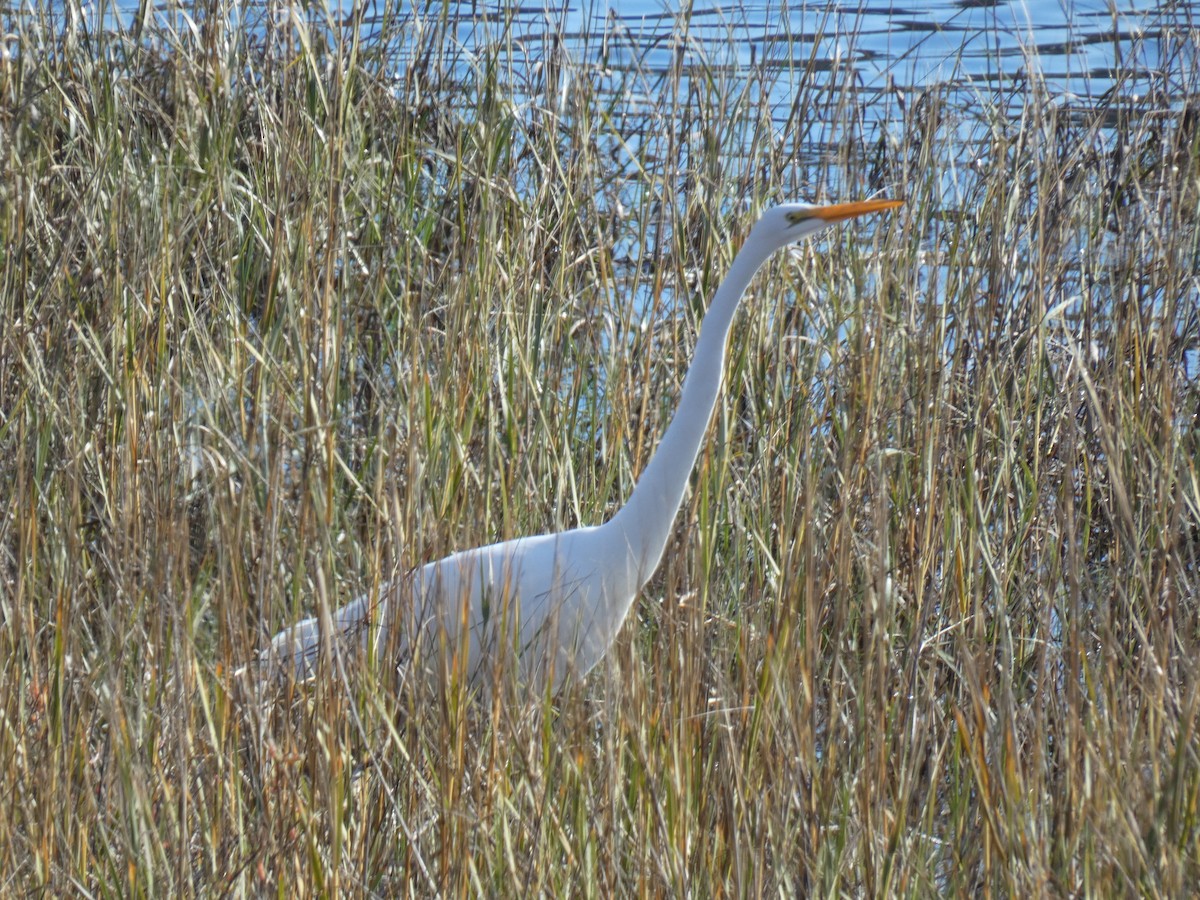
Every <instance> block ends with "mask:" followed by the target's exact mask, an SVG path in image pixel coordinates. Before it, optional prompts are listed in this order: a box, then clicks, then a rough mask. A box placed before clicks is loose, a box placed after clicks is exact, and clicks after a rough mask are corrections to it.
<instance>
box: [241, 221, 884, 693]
mask: <svg viewBox="0 0 1200 900" xmlns="http://www.w3.org/2000/svg"><path fill="white" fill-rule="evenodd" d="M901 203H902V201H900V200H865V201H860V202H857V203H842V204H837V205H833V206H812V205H809V204H806V203H788V204H783V205H781V206H776V207H774V208H772V209H770V210H768V211H767V212H766V213H765V214H764V215H763V216H762V218H760V219H759V220H758V222H757V223H756V224H755V225H754V227H753V228H752V229H751V231H750V235H749V237H747V238H746V242H745V243H744V244H743V245H742V248H741V250H739V251H738V253H737V256H736V257H735V258H734V260H733V264H732V265H731V266H730V269H729V274H728V275H727V276H726V278H725V281H724V282H723V283H722V284H721V286H720V288H718V289H717V293H716V295H715V296H714V297H713V299H712V303H711V305H710V307H709V310H708V314H707V316H706V317H705V319H704V326H703V328H702V329H701V331H700V336H699V338H698V339H697V342H696V352H695V356H694V358H693V360H692V365H691V368H690V369H689V370H688V373H687V377H686V378H685V379H684V383H683V393H682V394H681V396H680V398H679V408H678V409H677V410H676V412H675V416H674V418H673V419H672V420H671V424H670V426H669V427H668V428H667V431H666V433H665V434H664V435H663V437H662V440H661V441H660V442H659V445H658V449H657V450H656V451H655V453H654V456H653V457H652V458H651V460H650V462H649V464H648V465H647V466H646V468H645V470H644V471H643V472H642V475H641V478H639V479H638V481H637V484H636V486H635V487H634V489H633V492H632V493H631V494H630V495H629V499H628V500H627V501H626V503H625V505H624V506H623V507H622V508H621V509H620V510H619V511H618V512H617V513H616V515H614V516H613V517H612V518H611V519H609V520H608V521H607V522H605V523H604V524H603V525H599V526H594V527H583V528H575V529H572V530H570V531H564V532H562V533H560V534H542V535H538V536H536V537H524V538H517V539H515V540H510V541H504V542H502V543H498V544H491V545H490V546H487V547H479V548H476V549H474V550H465V551H462V552H460V553H455V554H453V555H452V556H447V557H446V558H445V559H441V560H438V561H437V562H432V563H429V564H428V565H426V566H423V567H422V568H420V569H417V570H416V571H415V572H413V573H412V574H411V575H410V576H407V577H404V578H400V579H397V580H396V581H393V582H392V583H391V584H389V585H387V586H386V587H385V588H384V589H383V590H382V591H381V592H380V595H379V596H378V597H374V596H372V595H366V596H363V597H360V598H359V599H357V600H355V601H353V602H351V603H348V604H347V605H345V606H343V607H342V608H341V609H339V610H337V611H336V612H334V613H333V614H332V615H331V616H329V618H328V619H327V620H326V622H325V624H324V626H322V624H321V621H320V619H321V617H320V616H317V617H314V618H311V619H306V620H304V621H303V622H300V623H298V624H296V625H294V626H292V627H290V628H286V629H284V630H283V631H281V632H280V633H279V634H277V635H276V636H275V638H274V639H273V640H272V641H271V646H270V647H269V648H268V649H267V650H266V651H265V654H266V655H268V656H269V658H270V659H272V660H275V661H276V662H282V663H283V665H284V666H285V667H286V666H287V665H288V663H289V660H290V664H291V667H292V671H293V673H294V675H295V677H297V678H301V679H302V678H307V677H309V676H311V675H312V674H313V673H314V672H315V669H316V663H317V660H318V658H319V655H320V653H319V648H320V646H321V643H322V640H323V637H322V636H323V635H325V636H327V637H328V639H329V641H330V648H331V649H332V650H333V651H334V652H343V651H344V650H348V649H351V648H355V647H357V649H358V650H359V651H366V650H368V648H371V647H372V646H374V649H375V652H376V657H377V659H389V658H390V659H394V660H395V661H396V663H397V664H400V665H407V666H414V665H415V666H417V667H419V668H420V669H422V670H423V674H424V675H425V676H427V677H429V676H432V677H436V676H437V675H438V674H439V673H444V672H449V671H451V668H450V667H451V666H453V667H455V668H454V669H453V670H454V671H456V672H457V673H459V674H460V675H461V676H465V677H466V678H467V679H469V680H470V682H472V683H475V684H478V683H480V682H484V681H487V680H488V679H489V678H490V677H491V675H492V674H493V673H494V672H495V671H497V668H498V667H499V666H500V665H502V661H503V660H504V659H505V658H508V659H515V661H516V663H517V674H518V678H519V679H520V682H521V683H522V684H524V685H526V686H528V687H530V688H534V689H539V690H544V689H545V688H546V687H547V686H548V687H549V689H550V691H551V692H552V693H553V692H556V691H557V690H558V688H559V687H560V686H561V684H562V682H563V680H564V679H566V678H567V677H568V676H574V677H582V676H584V675H586V674H587V673H588V672H589V671H590V670H591V669H592V667H593V666H595V665H596V663H598V662H599V661H600V659H601V658H602V657H603V656H604V654H605V652H606V651H607V650H608V648H609V645H610V644H611V643H612V641H613V638H614V637H615V636H616V634H617V631H618V630H619V629H620V627H621V623H622V622H624V621H625V617H626V615H627V614H628V613H629V607H630V606H631V605H632V604H633V599H634V597H636V596H637V593H638V591H639V590H641V588H642V586H643V585H645V583H646V582H647V580H649V578H650V576H651V575H652V574H653V573H654V570H655V569H656V568H657V567H658V563H659V560H660V559H661V557H662V554H663V548H664V547H665V546H666V543H667V537H668V536H669V534H670V530H671V524H672V522H673V521H674V519H675V515H676V513H677V512H678V511H679V506H680V504H681V502H682V501H683V494H684V490H685V488H686V487H687V483H688V478H689V477H690V475H691V471H692V467H693V465H694V464H695V462H696V456H697V454H698V453H699V451H700V445H701V442H702V441H703V440H704V434H705V432H706V431H707V430H708V423H709V420H710V419H711V417H712V412H713V408H714V407H715V406H716V402H717V394H718V391H719V390H720V387H721V378H722V372H723V369H724V358H725V345H726V342H727V340H728V338H729V330H730V325H731V324H732V322H733V316H734V313H735V312H736V311H737V308H738V304H739V303H740V302H741V299H742V294H743V293H744V292H745V290H746V287H747V286H748V285H749V284H750V279H751V278H752V277H753V276H754V273H755V272H757V271H758V269H759V267H761V266H762V265H763V263H765V262H766V261H767V259H768V258H769V257H770V256H771V255H772V254H773V253H775V251H776V250H779V249H781V248H783V247H785V246H787V245H788V244H791V243H793V242H794V241H797V240H799V239H801V238H803V237H806V236H808V235H811V234H815V233H816V232H818V231H820V230H821V229H823V228H826V227H828V226H830V225H833V224H834V223H837V222H842V221H844V220H846V219H851V218H854V217H855V216H861V215H864V214H866V213H872V212H877V211H880V210H886V209H893V208H895V207H897V206H900V205H901ZM372 637H374V644H373V645H372ZM410 674H412V673H411V672H410Z"/></svg>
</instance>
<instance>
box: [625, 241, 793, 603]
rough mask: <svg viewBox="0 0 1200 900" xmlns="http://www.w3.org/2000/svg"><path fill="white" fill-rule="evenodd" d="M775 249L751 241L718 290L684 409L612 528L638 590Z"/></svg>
mask: <svg viewBox="0 0 1200 900" xmlns="http://www.w3.org/2000/svg"><path fill="white" fill-rule="evenodd" d="M773 249H774V248H770V247H767V248H764V247H762V246H759V245H758V244H757V243H756V242H754V241H752V240H747V242H746V244H744V245H743V246H742V249H741V251H740V252H739V253H738V255H737V256H736V257H735V258H734V260H733V265H732V266H731V267H730V269H729V274H728V275H727V276H726V278H725V280H724V282H722V284H721V286H720V288H718V289H717V293H716V295H715V296H714V297H713V300H712V303H711V304H710V305H709V308H708V312H707V314H706V315H705V317H704V323H703V325H702V327H701V329H700V337H699V338H698V339H697V341H696V352H695V354H694V355H693V357H692V364H691V367H690V368H689V369H688V373H687V377H686V378H685V379H684V382H683V393H682V394H681V395H680V397H679V408H678V409H676V411H675V417H674V418H673V419H671V424H670V426H669V427H668V428H667V431H666V433H665V434H664V435H663V437H662V440H661V441H659V444H658V448H657V449H656V450H655V452H654V456H653V457H652V458H651V459H650V462H649V464H648V465H647V466H646V468H645V469H644V470H643V471H642V475H641V477H640V478H639V479H638V482H637V485H636V486H635V487H634V489H633V493H631V494H630V495H629V500H628V501H627V502H626V503H625V505H624V506H623V507H622V508H621V509H620V511H618V512H617V514H616V515H615V516H613V518H612V519H611V520H610V522H609V523H608V527H611V528H614V529H617V530H620V531H623V532H624V533H625V535H626V536H627V540H628V545H629V550H630V552H631V553H632V554H633V558H634V560H635V562H636V567H637V571H638V579H637V580H638V587H641V586H642V585H644V584H645V583H646V581H647V580H649V578H650V576H651V575H652V574H654V570H655V569H656V568H657V567H658V562H659V560H660V559H661V558H662V554H663V549H664V548H665V547H666V545H667V538H668V536H669V535H670V533H671V525H672V523H673V522H674V521H675V515H676V513H678V512H679V506H680V504H681V503H682V502H683V493H684V491H685V490H686V489H687V484H688V479H689V478H690V476H691V473H692V467H693V466H694V465H695V463H696V456H697V455H698V454H699V452H700V445H701V444H702V443H703V441H704V435H705V432H707V431H708V423H709V420H710V419H711V418H712V412H713V409H714V408H715V407H716V405H717V396H718V395H719V393H720V390H721V378H722V375H723V373H724V368H725V345H726V343H727V342H728V340H729V330H730V326H731V325H732V324H733V316H734V313H736V312H737V308H738V304H739V303H741V300H742V294H744V293H745V291H746V288H747V286H748V285H749V284H750V279H751V278H753V277H754V273H755V272H757V271H758V269H759V267H760V266H761V265H762V264H763V262H765V261H766V259H767V257H768V256H770V254H771V252H772V251H773Z"/></svg>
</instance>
